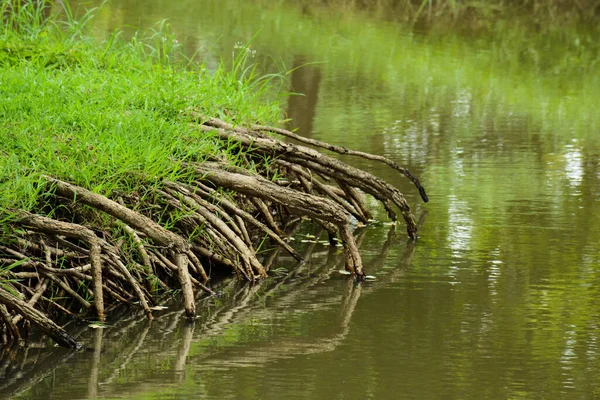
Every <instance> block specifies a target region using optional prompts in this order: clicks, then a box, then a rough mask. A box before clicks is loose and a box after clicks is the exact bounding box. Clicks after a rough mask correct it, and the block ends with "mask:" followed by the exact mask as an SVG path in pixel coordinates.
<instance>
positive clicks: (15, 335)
mask: <svg viewBox="0 0 600 400" xmlns="http://www.w3.org/2000/svg"><path fill="white" fill-rule="evenodd" d="M190 116H192V117H193V119H195V120H196V122H198V123H197V124H196V123H195V126H197V127H198V129H201V130H203V131H211V132H213V133H215V134H216V135H217V137H218V138H220V139H221V140H222V141H223V142H224V144H225V145H227V144H231V143H236V144H237V146H238V148H239V151H240V159H242V160H244V163H245V164H244V165H243V166H241V167H239V166H238V167H234V166H232V165H230V164H226V163H224V162H219V161H211V162H202V163H200V162H198V163H188V164H186V165H185V167H186V168H189V170H190V173H192V178H191V179H188V180H186V181H185V182H177V181H164V182H157V183H156V185H154V186H153V187H154V188H153V189H152V190H149V193H150V194H149V195H147V196H145V197H144V196H140V195H139V194H132V193H113V194H111V195H110V197H107V196H104V195H101V194H98V193H94V192H91V191H90V190H88V189H86V188H83V187H80V186H77V185H74V184H72V183H69V182H65V181H63V180H60V179H57V178H55V177H50V176H47V177H45V179H46V180H47V183H48V184H47V185H46V190H47V191H48V196H47V198H49V199H51V200H50V201H51V203H52V204H53V205H55V206H56V207H54V208H53V209H52V211H51V212H48V211H47V210H48V207H47V206H45V207H44V208H41V209H40V210H46V212H40V214H33V213H30V212H27V211H22V210H11V214H12V215H13V220H12V222H11V225H10V227H11V228H12V229H13V232H12V235H11V236H9V237H5V238H4V242H3V243H2V245H0V335H1V338H2V340H3V341H4V342H9V341H20V340H22V338H23V337H25V336H26V333H27V332H26V328H27V326H28V324H29V323H33V324H35V325H37V326H38V327H39V328H40V329H41V330H42V331H43V332H44V333H45V334H47V335H48V336H49V337H51V338H53V339H54V340H55V341H56V342H57V343H59V344H61V345H63V346H67V347H73V348H77V347H78V346H79V345H78V343H77V341H76V340H75V339H74V338H73V337H71V336H70V335H69V334H68V333H66V332H65V331H64V330H63V329H62V328H61V327H60V326H58V325H57V324H56V323H54V322H53V321H52V320H51V317H53V318H54V317H56V316H59V317H60V316H63V317H64V316H70V317H73V316H84V315H87V317H86V318H92V319H97V320H99V321H100V322H103V321H104V319H105V315H106V313H107V311H106V310H107V307H108V309H110V308H111V307H113V306H114V305H116V304H127V305H129V306H135V305H138V306H139V308H140V310H143V312H145V313H146V314H147V315H148V317H149V318H152V311H153V310H154V309H156V306H157V304H158V300H157V294H159V293H161V292H163V293H164V292H165V291H169V290H172V288H176V289H179V290H180V291H181V294H182V298H183V307H184V310H185V315H186V316H187V318H188V319H189V320H194V319H195V313H196V309H195V294H194V293H195V292H196V291H197V290H201V291H204V292H206V293H207V294H209V295H213V294H214V292H213V291H212V289H211V288H210V287H209V286H208V284H209V282H210V273H211V271H214V270H216V269H226V270H229V271H231V272H232V273H234V274H236V275H237V276H238V277H240V278H241V279H244V280H247V281H251V282H254V281H255V280H258V279H264V278H265V277H266V276H267V273H268V270H269V267H270V265H271V264H272V262H273V259H272V258H267V259H266V260H264V262H261V260H260V259H259V258H258V257H257V250H256V249H258V248H260V246H261V244H262V242H263V241H264V240H265V239H270V240H271V242H272V243H274V244H276V245H278V246H280V247H281V248H283V249H285V250H286V251H287V252H288V253H289V254H290V255H292V256H293V257H294V258H296V259H297V260H299V261H300V260H301V259H302V258H301V257H300V256H299V255H298V253H297V252H296V251H295V250H294V249H293V248H292V247H291V246H290V244H289V243H288V237H287V235H286V233H285V231H286V226H287V225H288V223H291V222H292V221H293V222H294V223H295V221H298V217H302V216H306V217H309V218H311V219H312V220H313V221H315V222H316V223H318V224H320V225H321V226H322V227H323V228H324V229H325V230H327V232H328V234H329V238H330V242H331V243H332V244H336V241H337V238H336V236H337V237H339V240H341V242H342V243H343V244H344V247H345V266H346V270H347V271H349V272H351V273H352V274H353V275H354V276H355V277H356V279H359V280H360V279H363V277H364V276H365V272H364V268H363V265H362V261H361V258H360V254H359V252H358V246H357V243H356V241H355V238H354V236H353V234H352V229H351V220H352V218H354V219H356V220H358V221H359V222H361V223H363V224H367V223H369V221H370V219H371V214H370V212H369V210H368V209H367V207H366V205H365V202H364V200H363V194H362V193H361V192H363V193H366V194H369V195H372V196H373V197H374V198H375V199H377V200H379V201H380V202H381V203H382V204H383V205H384V207H385V209H386V210H387V212H388V215H389V216H390V218H391V219H393V220H395V219H396V215H395V211H394V206H395V207H397V208H398V209H399V210H400V212H401V214H402V216H403V218H404V221H405V223H406V226H407V232H408V236H409V237H410V238H412V239H416V237H417V224H416V222H415V219H414V217H413V215H412V213H411V210H410V207H409V206H408V204H407V202H406V200H405V198H404V196H403V195H402V193H400V191H398V189H396V188H395V187H393V186H391V185H390V184H388V183H387V182H385V181H383V180H382V179H379V178H377V177H375V176H373V175H371V174H369V173H367V172H365V171H362V170H360V169H357V168H354V167H352V166H349V165H347V164H345V163H344V162H342V161H340V160H338V159H335V158H332V157H330V156H327V155H325V154H322V153H320V152H318V151H317V150H314V149H312V148H309V147H306V146H304V145H298V144H293V143H288V142H283V141H280V140H276V139H274V138H271V137H269V136H267V135H266V134H265V132H271V133H276V134H279V135H283V136H285V137H286V138H290V139H294V140H296V141H299V142H302V143H304V144H307V145H311V146H316V147H320V148H325V149H327V150H331V151H334V152H337V153H339V154H345V155H353V156H358V157H363V158H366V159H369V160H375V161H380V162H383V163H385V164H387V165H389V166H390V167H392V168H394V169H396V170H398V171H399V172H400V173H402V174H403V175H404V176H406V177H407V178H409V179H410V180H411V181H412V182H413V184H414V185H415V186H416V187H417V189H418V190H419V192H420V194H421V197H422V198H423V200H424V201H427V195H426V193H425V190H424V189H423V187H422V186H421V184H420V183H419V181H418V180H417V179H416V178H415V177H414V176H413V175H412V174H411V173H410V172H408V171H407V170H406V169H405V168H403V167H401V166H399V165H397V164H396V163H394V162H393V161H391V160H388V159H386V158H384V157H381V156H376V155H370V154H367V153H363V152H357V151H352V150H348V149H346V148H343V147H339V146H334V145H329V144H327V143H323V142H319V141H316V140H312V139H306V138H302V137H300V136H298V135H296V134H294V133H292V132H289V131H287V130H283V129H277V128H271V127H265V126H261V125H253V126H251V127H250V128H242V127H233V126H231V125H229V124H227V123H225V122H223V121H219V120H216V119H212V118H203V117H201V116H200V115H198V114H196V113H194V112H190ZM265 156H266V157H268V158H269V159H270V160H271V161H270V163H269V166H265V165H264V162H263V161H264V157H265ZM219 159H220V158H219V157H218V156H215V160H219ZM250 170H252V171H254V172H250ZM113 197H114V198H113ZM41 214H46V215H41ZM100 221H103V222H100ZM106 221H110V222H109V223H108V224H107V222H106ZM166 221H170V222H169V224H168V225H167V224H166ZM165 226H169V229H167V228H165ZM90 313H92V314H91V315H90Z"/></svg>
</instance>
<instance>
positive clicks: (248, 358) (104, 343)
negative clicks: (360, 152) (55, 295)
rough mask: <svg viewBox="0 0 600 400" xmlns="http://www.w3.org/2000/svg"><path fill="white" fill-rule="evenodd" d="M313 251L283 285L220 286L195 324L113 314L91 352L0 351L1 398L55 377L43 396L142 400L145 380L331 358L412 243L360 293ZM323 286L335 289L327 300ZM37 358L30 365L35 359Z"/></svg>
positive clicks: (178, 379)
mask: <svg viewBox="0 0 600 400" xmlns="http://www.w3.org/2000/svg"><path fill="white" fill-rule="evenodd" d="M365 234H366V230H361V231H359V232H358V235H357V238H356V239H357V243H358V244H360V243H362V241H363V240H364V238H365ZM396 240H397V236H396V233H395V227H391V228H390V229H389V231H388V234H387V239H386V241H385V242H384V243H383V246H382V247H381V249H380V253H379V254H378V255H377V257H376V260H375V262H374V263H372V264H371V265H370V267H371V270H372V271H377V270H379V269H380V268H381V266H382V265H383V264H384V263H385V260H386V258H387V255H388V252H389V251H390V249H392V247H393V245H394V243H395V241H396ZM320 246H321V247H322V245H320ZM316 248H317V243H310V244H309V245H308V246H307V247H306V249H305V252H304V254H303V257H304V258H305V259H308V260H310V259H313V260H314V261H313V262H307V263H301V264H297V265H296V266H295V267H293V268H292V269H291V270H289V271H288V272H287V273H286V276H285V278H283V279H279V280H277V281H270V282H262V283H260V284H257V285H253V286H250V285H245V284H243V285H240V284H239V283H238V282H235V281H234V280H230V281H228V282H224V283H223V286H222V287H221V292H222V293H223V295H222V296H221V297H220V298H212V299H207V300H204V301H203V305H204V310H205V312H204V314H203V315H202V316H201V318H200V319H199V320H198V321H197V322H196V323H195V324H187V323H185V322H184V321H185V319H184V318H183V313H184V311H183V310H175V311H170V312H164V313H163V314H162V315H158V316H157V317H156V318H155V319H154V320H152V321H149V320H147V319H146V318H145V317H144V316H143V315H140V314H138V315H136V316H129V317H127V316H126V315H119V316H118V317H119V318H118V320H117V321H115V322H114V325H111V324H110V323H109V328H107V329H91V330H90V329H87V330H80V331H79V334H78V335H79V340H82V341H83V342H84V343H85V345H86V346H87V348H88V351H87V352H79V353H75V352H71V351H68V350H65V349H58V348H55V349H51V348H46V349H42V348H37V349H36V348H35V347H26V348H12V349H8V348H7V349H3V350H2V354H1V357H0V360H2V365H3V368H2V374H1V375H0V376H1V377H2V384H1V385H0V395H3V396H8V397H10V398H14V397H16V396H19V395H22V396H24V397H25V398H27V397H31V396H33V397H37V396H36V394H35V393H36V390H35V389H34V391H33V392H31V391H30V389H29V388H30V387H32V386H34V387H35V385H34V382H47V383H50V381H49V379H51V382H52V383H51V385H50V387H46V388H45V389H43V392H41V393H44V395H43V396H44V398H49V397H64V396H73V397H70V398H75V397H77V398H79V397H85V398H98V397H114V396H119V397H121V396H123V397H128V396H135V395H136V393H138V392H139V393H146V392H147V387H146V386H145V385H144V382H152V383H153V384H154V385H158V389H159V391H161V392H162V391H164V390H165V389H166V388H168V387H177V385H178V384H181V383H185V382H187V381H188V379H189V377H190V376H194V375H195V374H196V373H201V374H202V375H206V374H208V371H227V370H230V369H232V368H239V367H257V366H260V365H264V364H269V363H273V362H275V361H276V360H281V359H288V358H294V357H298V356H305V357H306V356H310V355H313V354H321V353H324V352H331V351H334V350H335V349H336V348H337V347H338V346H340V345H341V344H343V343H344V341H345V340H346V338H347V336H348V335H349V331H350V324H351V320H352V316H353V314H354V312H355V309H356V306H357V304H358V301H359V299H360V297H361V295H362V294H363V293H369V292H373V291H375V290H377V288H378V287H385V286H386V285H388V284H389V283H391V282H395V281H397V279H398V278H399V277H401V276H402V275H403V273H404V272H403V271H404V268H406V267H407V266H408V265H409V264H410V262H411V259H412V257H413V254H414V250H415V245H414V242H411V243H409V244H408V245H407V246H406V248H405V250H404V253H403V256H402V259H401V261H400V265H398V266H397V267H396V268H395V270H394V271H393V272H392V273H388V274H385V275H381V277H380V279H378V280H377V281H375V282H371V283H369V284H364V285H363V284H356V283H355V282H353V281H352V280H348V279H345V278H344V277H343V276H341V275H339V273H338V270H339V269H343V258H341V257H338V256H337V255H336V253H337V252H339V250H337V249H336V248H334V247H329V250H327V251H326V254H323V255H322V256H320V257H314V256H313V255H312V254H313V253H314V251H315V249H316ZM332 281H334V285H333V286H332V285H330V284H331V283H332ZM323 286H326V287H327V286H328V287H329V288H330V289H333V288H335V290H333V291H331V290H327V291H325V292H324V291H323V290H322V288H323ZM320 314H325V315H326V324H325V325H321V326H320V328H319V329H316V330H312V334H310V335H306V336H305V335H302V336H298V335H297V334H296V333H294V332H293V331H287V327H288V325H289V324H290V320H297V319H298V318H299V317H301V318H310V319H315V320H317V321H318V320H319V318H321V317H322V316H320ZM322 322H324V321H322ZM292 326H293V324H292ZM321 328H326V329H321ZM82 329H84V326H82ZM274 331H275V332H274ZM277 331H279V332H277ZM34 351H35V352H36V353H37V354H36V357H32V355H31V353H32V352H34ZM60 354H62V356H59V355H60ZM40 355H43V356H42V357H40ZM67 361H68V362H67ZM158 378H159V380H157V379H158ZM67 382H69V384H68V385H67V384H66V383H67ZM28 390H29V393H28ZM48 390H49V391H48ZM146 395H147V394H146Z"/></svg>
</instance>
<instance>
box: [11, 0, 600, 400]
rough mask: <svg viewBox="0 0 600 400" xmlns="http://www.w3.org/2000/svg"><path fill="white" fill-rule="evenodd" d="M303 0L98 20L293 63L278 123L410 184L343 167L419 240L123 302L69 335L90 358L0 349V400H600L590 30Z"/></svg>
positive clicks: (205, 58) (380, 235) (109, 11)
mask: <svg viewBox="0 0 600 400" xmlns="http://www.w3.org/2000/svg"><path fill="white" fill-rule="evenodd" d="M302 3H303V4H304V5H303V6H300V5H296V4H297V3H294V2H292V1H283V2H282V1H232V0H222V1H189V0H182V1H179V2H171V1H166V0H160V1H159V0H157V1H152V2H142V1H127V0H124V1H119V2H116V1H114V2H109V3H108V4H106V5H105V6H104V7H103V9H102V10H101V11H100V13H99V16H98V19H97V22H96V28H97V33H98V35H99V36H102V35H104V34H106V32H110V31H112V30H113V29H117V28H124V27H125V29H126V33H125V34H128V33H130V32H131V31H133V30H134V29H137V28H139V27H142V28H148V27H152V26H154V25H155V24H156V23H157V22H158V21H160V20H162V19H164V18H168V19H169V21H170V23H171V24H172V25H173V29H174V31H175V34H176V36H177V38H178V39H177V40H178V41H179V42H180V44H181V45H182V46H184V49H185V51H186V53H187V54H188V55H190V56H192V55H194V54H195V57H196V59H197V60H198V61H199V62H205V63H206V64H207V65H208V66H209V67H210V66H211V65H216V61H217V60H219V58H224V59H226V60H227V59H230V58H231V57H232V56H233V55H235V52H238V51H241V50H240V49H239V48H237V47H238V46H236V43H238V42H242V43H248V42H249V41H250V40H251V39H252V37H254V39H252V41H251V43H250V47H251V49H252V50H254V51H255V53H253V54H254V57H253V58H252V59H253V60H255V61H256V62H258V63H260V64H261V65H262V66H263V67H264V68H265V70H266V71H267V72H274V71H278V70H280V68H282V67H285V68H286V69H287V70H291V69H293V68H295V67H299V66H301V65H305V64H308V65H305V66H304V67H302V68H298V69H295V70H294V71H293V72H292V73H291V74H290V75H289V76H288V78H289V79H288V80H287V81H286V83H284V85H283V87H282V90H283V91H295V92H300V93H303V94H304V95H303V96H291V97H281V101H282V104H283V108H284V109H285V115H284V116H282V118H283V117H285V118H291V122H290V124H291V125H292V126H294V127H297V128H299V132H300V133H301V134H303V135H305V136H310V137H313V138H317V139H322V140H326V141H329V142H332V143H336V144H340V145H345V146H348V147H352V148H355V149H359V150H363V151H368V152H372V153H376V154H382V155H385V156H387V157H389V158H391V159H393V160H394V161H396V162H398V163H400V164H402V165H404V166H406V167H407V168H408V169H409V170H410V171H412V172H413V173H414V174H415V175H416V176H418V177H419V178H420V179H421V181H422V182H423V184H424V185H425V187H426V188H427V189H428V194H429V197H430V202H429V203H427V204H423V203H422V202H420V200H419V196H418V193H417V192H416V190H415V189H414V187H412V186H411V185H410V184H409V182H408V181H407V180H406V179H405V178H403V177H402V176H399V175H397V174H396V173H394V172H392V171H390V170H388V169H387V168H385V167H383V166H380V165H376V164H373V163H371V162H367V161H365V160H360V159H352V158H350V159H346V160H347V161H348V162H350V163H352V164H353V165H356V166H359V167H361V168H365V169H367V170H370V171H372V172H374V173H375V174H377V175H378V176H381V177H383V178H385V179H387V180H388V181H390V182H393V183H394V184H396V185H397V186H398V187H399V188H400V190H402V191H403V192H404V193H405V194H406V196H407V199H408V200H409V203H410V204H412V205H413V206H414V207H413V208H414V211H415V214H416V215H417V218H420V219H421V221H422V226H421V230H420V238H419V240H418V242H417V243H416V244H412V243H407V241H406V239H405V234H404V227H398V228H397V229H396V232H394V229H393V228H391V227H389V226H387V225H383V224H379V225H376V226H372V227H369V228H367V229H363V230H361V231H357V232H356V233H357V235H358V236H359V237H358V242H359V243H360V250H361V254H362V256H363V259H364V262H365V267H366V269H367V273H369V274H372V275H375V276H376V277H377V280H376V281H374V282H368V283H364V284H361V285H358V286H356V285H354V284H353V283H352V282H349V281H347V280H346V279H344V278H343V277H342V276H340V275H339V274H338V273H337V271H338V270H339V269H340V268H342V263H343V261H342V258H341V257H340V255H339V253H338V252H337V251H336V250H331V249H329V248H328V247H325V246H323V245H321V244H313V243H306V242H305V243H302V241H301V239H302V238H303V237H302V234H301V233H298V234H297V235H296V239H297V240H296V241H295V245H297V246H298V247H299V248H300V249H301V250H302V251H303V253H304V254H306V255H307V258H309V259H310V262H309V263H307V264H304V265H301V266H295V265H294V264H293V263H292V262H291V260H289V259H287V258H285V257H283V256H282V257H280V258H279V259H278V260H276V261H275V265H276V266H282V267H285V268H287V269H289V270H290V271H291V274H290V276H289V277H287V278H286V279H284V280H277V281H273V282H265V283H263V284H260V285H257V286H254V287H251V286H237V285H236V284H235V283H234V282H229V283H227V282H225V283H223V286H222V287H221V290H222V292H223V295H222V296H221V297H220V298H213V299H208V300H201V303H199V306H200V308H201V309H202V310H204V311H203V314H202V316H201V318H200V319H199V320H198V322H197V323H196V325H195V326H193V327H190V326H187V325H186V324H185V323H183V318H182V312H181V311H179V310H176V309H173V310H166V311H164V312H163V314H162V315H158V316H157V318H156V319H155V320H154V321H152V322H149V321H147V320H146V319H144V318H143V316H132V315H128V314H127V313H125V315H122V316H115V318H114V321H113V322H112V325H111V327H110V328H109V329H106V330H91V329H85V326H83V327H77V326H71V327H70V328H71V331H72V332H74V333H75V334H78V335H79V338H80V339H81V340H82V341H84V342H85V343H86V346H87V347H88V348H89V351H87V352H80V353H74V354H73V353H69V352H67V351H65V350H62V349H56V348H42V349H39V348H29V349H27V351H24V350H10V351H9V350H7V349H4V350H0V361H2V363H1V365H0V397H6V398H20V399H75V398H136V399H138V398H139V399H144V398H147V399H174V398H178V399H179V398H181V399H184V398H185V399H187V398H209V399H365V398H373V399H397V398H402V399H404V398H406V399H438V398H443V399H464V398H475V399H484V398H497V399H507V398H511V399H516V398H526V399H528V398H539V399H565V398H578V399H594V398H600V378H598V377H599V376H600V348H599V346H600V333H599V332H600V329H599V328H600V112H598V106H599V105H600V52H599V51H598V44H597V43H599V41H598V38H600V35H599V30H598V28H597V27H585V26H568V25H567V26H555V27H553V26H552V25H550V26H545V25H544V24H543V23H540V22H539V21H538V22H536V21H528V19H527V18H522V17H515V18H514V19H511V20H508V21H498V22H497V23H495V24H484V25H477V24H472V25H473V26H471V25H469V24H456V25H452V24H447V23H440V24H437V25H436V24H433V26H430V27H423V26H418V27H409V26H406V25H401V24H399V23H397V22H393V21H397V20H401V19H402V18H395V17H397V16H395V15H392V11H389V12H386V10H378V11H377V12H375V11H372V12H371V11H369V10H361V9H356V8H347V7H345V8H343V9H342V8H336V7H334V6H314V5H313V4H317V3H318V4H320V2H317V1H314V2H310V1H305V2H302ZM72 4H73V7H74V8H76V6H77V3H72ZM82 4H83V3H82ZM86 4H87V3H86ZM465 25H467V26H465ZM257 32H258V34H257ZM372 206H373V207H374V208H375V210H376V214H377V216H378V218H379V219H381V220H384V219H385V215H384V212H383V210H382V209H381V208H380V207H379V206H378V205H377V204H376V203H373V204H372ZM303 229H304V230H302V231H301V232H302V233H305V232H307V231H311V232H313V233H316V232H315V231H314V228H311V227H304V228H303Z"/></svg>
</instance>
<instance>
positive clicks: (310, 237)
mask: <svg viewBox="0 0 600 400" xmlns="http://www.w3.org/2000/svg"><path fill="white" fill-rule="evenodd" d="M306 238H307V239H314V238H315V235H311V234H310V233H307V234H306Z"/></svg>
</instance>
